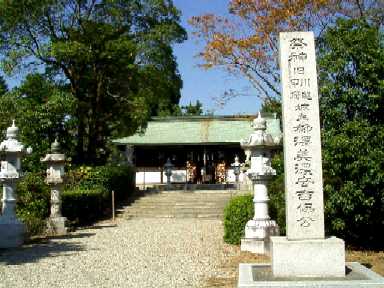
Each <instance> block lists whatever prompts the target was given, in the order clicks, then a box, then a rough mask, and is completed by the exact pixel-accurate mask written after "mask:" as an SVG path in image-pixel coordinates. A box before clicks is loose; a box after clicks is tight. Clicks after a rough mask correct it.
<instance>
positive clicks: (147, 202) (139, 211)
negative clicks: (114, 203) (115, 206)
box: [120, 190, 235, 219]
mask: <svg viewBox="0 0 384 288" xmlns="http://www.w3.org/2000/svg"><path fill="white" fill-rule="evenodd" d="M234 194H235V192H234V191H233V190H197V191H162V192H150V193H146V194H144V195H143V196H142V197H140V198H138V199H136V200H135V201H134V202H132V203H131V204H130V205H128V206H126V207H124V209H122V210H120V213H121V216H122V217H124V218H126V219H131V218H136V217H138V218H199V219H222V218H223V214H224V207H225V205H226V204H227V203H228V201H229V200H230V199H231V197H233V195H234Z"/></svg>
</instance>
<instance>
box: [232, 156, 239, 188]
mask: <svg viewBox="0 0 384 288" xmlns="http://www.w3.org/2000/svg"><path fill="white" fill-rule="evenodd" d="M231 166H232V167H233V174H235V180H236V186H237V189H239V175H240V168H241V163H240V162H239V157H238V156H237V155H236V157H235V162H233V163H232V164H231Z"/></svg>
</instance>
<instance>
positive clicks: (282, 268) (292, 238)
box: [238, 32, 384, 288]
mask: <svg viewBox="0 0 384 288" xmlns="http://www.w3.org/2000/svg"><path fill="white" fill-rule="evenodd" d="M280 68H281V75H282V87H283V89H282V96H283V97H282V98H283V126H284V129H283V130H284V137H283V138H284V165H285V166H284V169H285V196H286V228H287V236H286V237H271V261H272V263H271V265H270V264H268V263H258V264H246V263H241V264H240V265H239V285H238V287H239V288H256V287H259V288H261V287H263V288H264V287H292V288H293V287H294V288H299V287H300V288H302V287H308V288H309V287H311V288H340V287H345V288H347V287H348V288H349V287H350V288H352V287H354V288H358V287H359V288H360V287H361V288H363V287H364V288H367V287H371V288H382V287H384V278H383V277H381V276H380V275H378V274H376V273H374V272H373V271H371V270H369V269H367V268H366V267H364V266H363V265H360V264H359V263H357V262H347V263H346V262H345V247H344V241H343V240H342V239H338V238H336V237H330V238H326V237H325V235H324V204H323V187H322V165H321V145H320V124H319V103H318V93H317V76H316V61H315V44H314V36H313V33H312V32H285V33H280ZM347 271H348V272H347ZM346 272H347V273H346Z"/></svg>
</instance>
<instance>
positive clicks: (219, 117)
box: [150, 112, 277, 122]
mask: <svg viewBox="0 0 384 288" xmlns="http://www.w3.org/2000/svg"><path fill="white" fill-rule="evenodd" d="M260 114H261V116H262V117H263V118H269V119H275V118H277V115H276V113H268V112H260ZM256 117H257V115H256V114H254V115H253V114H238V115H196V116H195V115H182V116H153V117H151V120H150V121H156V122H167V121H203V120H223V121H239V120H240V121H249V120H253V119H255V118H256Z"/></svg>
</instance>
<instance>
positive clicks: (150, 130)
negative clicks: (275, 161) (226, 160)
mask: <svg viewBox="0 0 384 288" xmlns="http://www.w3.org/2000/svg"><path fill="white" fill-rule="evenodd" d="M262 117H264V118H265V119H266V122H267V132H268V133H270V134H271V136H272V137H273V138H274V137H277V136H281V128H280V119H278V118H277V117H276V115H275V114H267V113H265V114H262ZM254 118H256V115H252V116H251V115H249V116H248V115H247V116H244V115H234V116H232V115H231V116H187V117H155V118H153V119H152V120H151V121H149V122H148V124H147V127H146V128H145V129H144V130H143V132H141V133H140V132H138V133H136V134H134V135H131V136H127V137H123V138H120V139H115V140H113V141H112V142H113V143H114V144H116V145H134V146H148V145H152V146H156V145H172V146H173V145H218V144H224V145H232V144H239V145H240V141H241V140H243V139H246V138H248V137H249V135H250V134H251V133H253V131H254V129H253V128H252V121H253V119H254Z"/></svg>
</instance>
